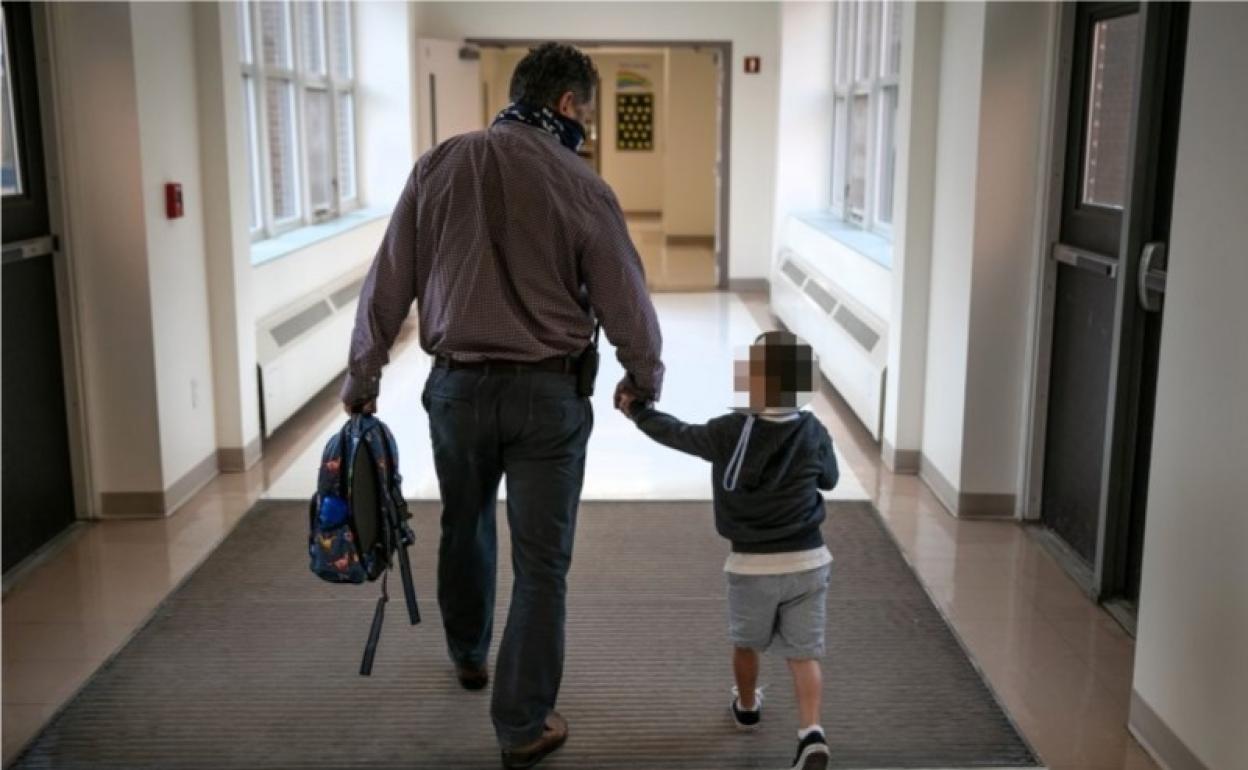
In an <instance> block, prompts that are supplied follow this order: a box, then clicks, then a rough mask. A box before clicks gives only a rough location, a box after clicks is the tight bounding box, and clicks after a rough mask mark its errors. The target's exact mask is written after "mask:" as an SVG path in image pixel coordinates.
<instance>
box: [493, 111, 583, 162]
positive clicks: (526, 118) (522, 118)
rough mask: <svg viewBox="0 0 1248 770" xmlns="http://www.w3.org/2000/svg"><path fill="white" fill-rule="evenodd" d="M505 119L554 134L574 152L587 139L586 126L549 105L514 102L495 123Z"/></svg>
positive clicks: (499, 114) (499, 115) (501, 113)
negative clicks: (541, 105)
mask: <svg viewBox="0 0 1248 770" xmlns="http://www.w3.org/2000/svg"><path fill="white" fill-rule="evenodd" d="M504 120H514V121H517V122H519V123H524V124H526V125H530V126H534V127H536V128H540V129H542V130H543V131H545V132H547V133H549V134H553V135H554V136H555V138H557V139H558V140H559V142H560V143H561V144H562V145H563V146H564V147H567V148H568V149H569V150H571V151H572V152H576V151H577V150H579V149H580V148H581V142H583V141H585V128H584V126H582V125H581V124H580V123H578V122H576V121H575V120H572V119H571V118H565V117H564V116H562V115H560V114H559V113H557V112H555V111H554V110H552V109H551V108H549V107H537V106H534V105H532V104H524V103H521V102H513V103H511V104H509V105H507V107H506V108H504V109H503V111H502V112H500V113H498V116H497V117H495V118H494V125H498V124H499V123H501V122H502V121H504Z"/></svg>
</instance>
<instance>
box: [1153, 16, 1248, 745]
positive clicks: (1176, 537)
mask: <svg viewBox="0 0 1248 770" xmlns="http://www.w3.org/2000/svg"><path fill="white" fill-rule="evenodd" d="M1245 29H1248V5H1244V4H1225V5H1223V4H1212V3H1211V4H1206V3H1194V4H1192V6H1191V19H1190V27H1189V30H1188V39H1187V65H1186V71H1185V73H1184V83H1183V110H1182V117H1181V122H1180V129H1179V150H1178V159H1177V176H1176V178H1175V190H1174V214H1173V219H1172V222H1171V236H1170V257H1169V266H1168V267H1169V269H1168V280H1167V285H1166V306H1165V318H1164V320H1163V322H1162V336H1161V359H1160V364H1159V375H1158V384H1157V407H1156V423H1155V429H1154V436H1155V439H1154V442H1153V454H1152V469H1151V471H1150V475H1149V492H1148V518H1147V525H1146V533H1145V541H1144V562H1143V564H1144V566H1143V585H1142V588H1141V596H1140V612H1139V629H1138V636H1137V639H1136V653H1135V683H1134V688H1135V691H1136V693H1137V695H1138V697H1139V698H1141V699H1142V700H1143V701H1144V702H1145V703H1146V704H1147V706H1148V707H1149V708H1150V709H1151V710H1152V711H1153V712H1154V713H1155V714H1156V715H1157V716H1158V717H1159V718H1160V719H1161V721H1162V722H1164V723H1165V724H1166V725H1167V726H1168V727H1169V729H1170V731H1171V732H1172V733H1173V734H1174V736H1176V737H1177V738H1178V739H1179V740H1180V741H1182V743H1183V744H1185V745H1186V747H1187V748H1188V750H1190V751H1191V752H1192V753H1194V754H1195V755H1196V757H1197V758H1198V759H1199V760H1200V761H1201V762H1203V763H1204V765H1205V766H1206V767H1208V768H1231V767H1242V766H1243V762H1244V758H1245V757H1248V731H1246V730H1244V726H1245V725H1248V654H1245V650H1248V559H1245V556H1244V554H1245V551H1248V502H1245V501H1246V500H1248V498H1246V497H1245V495H1244V484H1243V480H1244V475H1245V474H1244V471H1245V468H1246V467H1248V466H1246V464H1245V458H1246V457H1248V410H1246V409H1245V408H1244V405H1243V400H1244V394H1245V393H1248V334H1246V333H1245V332H1246V331H1248V303H1245V302H1244V298H1243V293H1244V289H1245V287H1248V259H1245V254H1244V244H1245V243H1248V220H1245V218H1244V201H1245V187H1244V180H1245V179H1248V153H1245V152H1244V147H1243V145H1244V141H1243V140H1244V134H1243V130H1244V128H1243V127H1244V126H1245V125H1248V100H1245V99H1244V98H1243V88H1244V83H1243V75H1244V73H1245V72H1248V48H1245V46H1244V44H1243V30H1245ZM1234 94H1239V96H1238V97H1236V96H1234ZM1134 717H1135V715H1134V714H1133V722H1134V721H1135V718H1134Z"/></svg>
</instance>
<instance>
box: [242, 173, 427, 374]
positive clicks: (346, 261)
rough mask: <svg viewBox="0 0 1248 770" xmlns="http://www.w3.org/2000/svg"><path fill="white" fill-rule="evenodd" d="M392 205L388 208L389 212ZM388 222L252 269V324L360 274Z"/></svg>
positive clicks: (344, 357) (344, 355)
mask: <svg viewBox="0 0 1248 770" xmlns="http://www.w3.org/2000/svg"><path fill="white" fill-rule="evenodd" d="M410 170H411V169H410V168H409V169H408V171H409V172H410ZM404 178H406V177H404ZM393 205H394V204H393V203H391V204H390V206H391V208H393ZM389 221H390V220H389V218H387V217H383V218H381V219H377V220H374V221H372V222H369V223H368V224H365V225H361V226H360V227H357V228H355V229H353V230H349V231H347V232H345V233H343V234H342V235H339V236H336V237H334V238H328V239H326V240H323V241H320V242H319V243H314V244H312V245H311V246H308V247H307V248H304V249H300V250H299V251H296V252H292V253H290V254H287V255H285V256H283V257H279V258H277V259H274V260H272V261H270V262H265V263H264V264H261V265H257V266H256V267H254V268H253V271H252V281H251V291H252V296H251V306H252V309H253V312H254V313H255V320H257V321H258V320H260V319H261V318H264V317H265V316H267V315H269V314H270V313H272V312H274V311H276V310H281V309H282V308H283V307H285V306H286V305H289V304H290V303H292V302H294V301H296V300H298V299H299V298H300V297H302V296H303V295H305V294H307V293H308V292H310V291H313V290H315V289H318V288H320V287H321V286H324V285H325V284H327V283H329V282H330V281H333V280H334V279H336V278H340V277H342V276H344V275H346V274H347V273H351V272H356V271H360V270H363V269H364V268H365V267H367V266H368V265H369V264H370V263H371V262H372V260H373V257H374V256H376V254H377V247H379V246H380V245H381V239H382V237H383V236H384V235H385V233H386V225H387V224H389ZM253 334H254V331H253ZM342 360H343V365H344V366H345V365H346V360H347V351H345V350H344V351H342Z"/></svg>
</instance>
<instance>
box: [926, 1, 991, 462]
mask: <svg viewBox="0 0 1248 770" xmlns="http://www.w3.org/2000/svg"><path fill="white" fill-rule="evenodd" d="M944 10H945V12H944V19H943V28H944V35H943V42H942V45H941V50H940V54H941V55H940V102H939V113H938V116H937V140H936V194H935V210H934V212H933V223H932V265H931V289H930V293H929V296H928V325H927V364H926V373H927V374H926V379H925V381H924V382H925V388H924V396H923V449H922V451H923V456H924V457H925V458H927V460H928V461H929V462H931V463H932V465H933V466H935V469H936V470H937V471H938V472H939V473H940V474H941V475H942V476H944V478H945V479H946V480H948V481H949V482H951V483H953V484H955V485H956V484H957V483H958V481H959V479H961V477H962V427H963V419H964V416H965V410H966V377H967V354H968V349H969V345H970V339H969V334H970V310H971V271H972V257H973V255H974V232H975V200H976V199H975V180H976V175H977V172H978V166H977V164H978V153H977V148H978V145H979V111H980V86H981V83H982V75H983V65H984V60H983V48H984V19H985V15H986V13H985V12H986V9H985V6H984V4H983V3H950V4H948V5H946V6H945V9H944Z"/></svg>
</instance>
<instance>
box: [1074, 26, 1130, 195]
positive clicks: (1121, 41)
mask: <svg viewBox="0 0 1248 770" xmlns="http://www.w3.org/2000/svg"><path fill="white" fill-rule="evenodd" d="M1139 33H1140V30H1139V14H1136V13H1132V14H1129V15H1126V16H1119V17H1118V18H1115V19H1108V20H1106V21H1101V22H1097V24H1096V27H1095V30H1094V32H1093V36H1092V67H1091V71H1090V73H1089V76H1090V79H1091V82H1090V83H1089V84H1088V117H1087V125H1086V126H1085V128H1084V131H1085V136H1084V154H1083V194H1082V199H1083V202H1084V203H1085V204H1092V205H1094V206H1106V207H1108V208H1115V209H1121V208H1122V206H1123V203H1124V201H1125V198H1126V192H1127V166H1128V163H1127V161H1128V157H1127V150H1128V148H1127V142H1128V141H1129V138H1130V128H1131V102H1132V100H1133V99H1134V98H1135V78H1134V77H1133V76H1132V71H1133V69H1134V67H1135V49H1136V44H1137V43H1138V41H1139Z"/></svg>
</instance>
